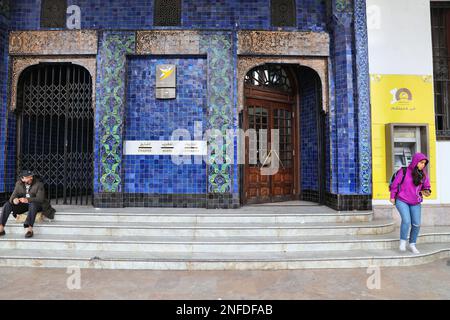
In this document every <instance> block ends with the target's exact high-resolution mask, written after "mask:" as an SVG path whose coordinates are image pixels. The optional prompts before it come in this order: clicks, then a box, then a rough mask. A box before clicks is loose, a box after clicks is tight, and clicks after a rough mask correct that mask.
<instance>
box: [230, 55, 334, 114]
mask: <svg viewBox="0 0 450 320" xmlns="http://www.w3.org/2000/svg"><path fill="white" fill-rule="evenodd" d="M267 63H273V64H291V65H292V64H297V65H300V66H304V67H309V68H311V69H312V70H314V71H315V72H316V73H317V74H318V75H319V78H320V80H321V84H322V109H323V111H324V112H328V110H329V100H330V99H329V90H328V88H329V86H328V59H327V58H303V57H292V58H291V57H283V58H275V57H274V58H271V57H249V56H245V57H239V59H238V74H237V80H238V88H237V89H238V105H237V112H238V113H239V112H241V111H242V110H243V107H244V78H245V75H246V74H247V73H248V72H249V71H250V70H251V69H253V68H255V67H257V66H259V65H263V64H267Z"/></svg>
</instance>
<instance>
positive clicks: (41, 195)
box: [9, 177, 55, 219]
mask: <svg viewBox="0 0 450 320" xmlns="http://www.w3.org/2000/svg"><path fill="white" fill-rule="evenodd" d="M26 193H27V189H26V188H25V183H23V182H22V181H21V180H18V181H17V182H16V186H15V187H14V191H13V193H12V195H11V197H10V198H9V202H11V203H13V200H14V199H15V198H25V197H26ZM28 193H29V195H30V197H29V198H28V201H29V202H36V203H38V204H40V205H41V206H42V213H43V214H44V216H46V217H47V218H49V219H53V218H54V217H55V209H54V208H52V206H51V205H50V202H49V201H48V199H47V197H46V196H45V189H44V184H43V183H42V182H41V181H40V180H39V179H38V178H36V177H34V178H33V182H32V183H31V187H30V190H29V191H28Z"/></svg>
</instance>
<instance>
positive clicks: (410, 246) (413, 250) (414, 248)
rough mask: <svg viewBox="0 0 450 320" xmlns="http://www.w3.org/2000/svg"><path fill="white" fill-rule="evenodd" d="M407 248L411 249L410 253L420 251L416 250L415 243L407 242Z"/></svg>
mask: <svg viewBox="0 0 450 320" xmlns="http://www.w3.org/2000/svg"><path fill="white" fill-rule="evenodd" d="M409 250H411V252H412V253H420V251H419V250H417V248H416V244H415V243H410V244H409Z"/></svg>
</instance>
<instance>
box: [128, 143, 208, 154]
mask: <svg viewBox="0 0 450 320" xmlns="http://www.w3.org/2000/svg"><path fill="white" fill-rule="evenodd" d="M123 153H124V154H125V155H169V156H171V155H194V156H203V155H206V153H207V147H206V141H201V140H127V141H125V142H124V144H123Z"/></svg>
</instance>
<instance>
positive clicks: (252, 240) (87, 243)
mask: <svg viewBox="0 0 450 320" xmlns="http://www.w3.org/2000/svg"><path fill="white" fill-rule="evenodd" d="M399 234H400V232H399V230H395V231H394V232H391V233H387V234H381V235H353V236H346V235H343V236H302V237H283V236H280V237H148V236H147V237H144V236H94V235H83V236H80V235H66V234H62V235H51V234H40V233H36V234H35V236H34V237H33V238H31V239H25V238H24V236H23V233H22V234H17V233H13V234H10V233H8V234H7V235H6V236H4V237H0V250H8V249H20V250H25V249H26V250H40V249H44V248H45V249H46V250H67V251H72V252H76V251H80V250H87V251H129V252H183V253H189V252H212V253H214V252H229V253H231V252H299V251H334V250H340V251H346V250H381V249H395V248H397V247H398V244H399V240H398V238H399ZM418 242H419V244H424V243H450V227H447V228H446V227H441V228H428V229H427V228H425V229H424V228H422V230H421V233H420V235H419V239H418Z"/></svg>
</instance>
